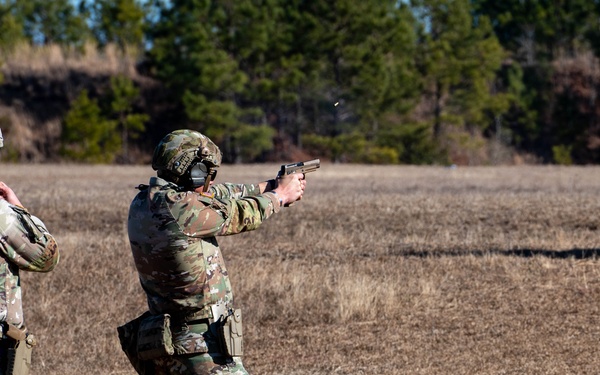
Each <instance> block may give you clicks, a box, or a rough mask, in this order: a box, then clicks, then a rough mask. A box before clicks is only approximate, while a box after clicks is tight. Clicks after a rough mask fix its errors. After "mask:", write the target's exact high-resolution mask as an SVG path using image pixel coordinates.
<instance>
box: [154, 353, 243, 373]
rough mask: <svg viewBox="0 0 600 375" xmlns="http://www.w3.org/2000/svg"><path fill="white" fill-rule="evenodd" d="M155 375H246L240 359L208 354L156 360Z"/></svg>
mask: <svg viewBox="0 0 600 375" xmlns="http://www.w3.org/2000/svg"><path fill="white" fill-rule="evenodd" d="M153 362H154V373H155V374H156V375H175V374H177V375H225V374H234V375H248V372H247V371H246V369H244V365H243V364H242V360H241V358H235V357H234V358H224V357H221V358H219V357H211V356H210V355H209V354H197V355H179V356H171V357H164V358H160V359H156V360H154V361H153Z"/></svg>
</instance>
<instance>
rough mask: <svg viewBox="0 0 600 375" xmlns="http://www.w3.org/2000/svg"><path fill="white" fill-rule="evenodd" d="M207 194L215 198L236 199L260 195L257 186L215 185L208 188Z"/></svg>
mask: <svg viewBox="0 0 600 375" xmlns="http://www.w3.org/2000/svg"><path fill="white" fill-rule="evenodd" d="M209 193H211V194H214V195H215V198H221V199H223V198H225V199H238V198H242V197H249V196H256V195H259V194H260V188H259V187H258V184H230V183H223V184H215V185H213V186H211V187H210V189H209Z"/></svg>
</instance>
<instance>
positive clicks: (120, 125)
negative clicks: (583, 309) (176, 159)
mask: <svg viewBox="0 0 600 375" xmlns="http://www.w3.org/2000/svg"><path fill="white" fill-rule="evenodd" d="M599 19H600V5H599V3H598V2H597V1H586V0H573V1H555V2H548V1H543V0H532V1H520V0H506V1H501V2H499V1H495V0H407V1H400V2H399V1H397V0H362V1H354V0H333V1H331V0H329V1H327V0H313V1H301V0H238V1H222V0H153V1H141V0H97V1H92V0H80V1H78V2H73V1H70V0H55V1H46V0H18V1H17V0H0V52H2V53H3V55H2V56H0V57H1V58H2V60H6V59H7V56H8V54H10V53H11V51H13V50H14V48H15V46H16V45H17V44H18V43H22V42H23V41H27V42H29V43H31V44H32V45H38V46H39V45H50V44H58V45H61V46H64V47H65V49H68V50H70V51H72V50H74V48H73V47H75V49H77V48H79V47H81V46H83V45H84V44H85V43H88V42H89V41H90V40H91V41H93V42H95V44H97V45H98V46H100V47H105V46H107V45H109V44H115V45H117V46H119V48H120V49H121V50H122V51H129V50H130V49H134V50H135V51H143V54H142V55H139V56H141V60H140V61H139V65H138V67H139V68H140V69H139V71H138V74H141V75H145V76H148V77H149V78H151V79H153V80H155V81H154V82H155V83H156V84H157V85H159V86H160V87H161V88H160V89H158V91H160V92H161V94H162V96H160V97H149V96H145V95H151V94H149V92H150V91H148V92H141V91H139V86H138V84H134V82H133V81H132V78H133V77H128V78H125V77H124V76H118V77H113V78H112V79H110V77H96V76H94V75H93V74H90V75H89V76H90V77H89V78H88V79H89V80H90V81H91V82H94V83H91V84H90V83H89V82H88V83H86V84H85V85H84V86H85V87H90V85H93V86H96V87H95V90H94V92H95V93H98V94H97V95H98V97H99V100H100V104H98V103H97V102H96V101H95V100H92V99H90V98H89V97H88V96H87V94H85V95H84V93H85V92H84V93H82V96H80V97H78V98H77V100H76V101H74V102H73V105H72V108H71V109H70V111H69V112H68V113H67V114H66V115H65V121H64V134H63V135H64V137H65V138H64V139H63V141H64V146H65V147H64V148H63V152H64V154H63V155H64V156H65V157H69V158H74V159H76V160H82V161H84V160H85V161H91V162H112V161H115V160H118V161H124V162H135V160H132V159H130V157H129V155H130V152H129V150H130V148H131V147H139V142H146V143H155V141H156V140H157V139H159V138H161V137H162V136H163V135H164V133H165V132H168V131H171V130H174V129H176V128H183V127H188V128H193V129H197V130H199V131H201V132H203V133H205V134H206V135H208V136H209V137H211V138H212V139H213V140H214V141H215V142H216V143H218V144H219V146H220V147H221V148H222V150H223V152H224V160H225V161H227V162H250V161H264V160H274V159H278V160H280V159H286V160H289V159H290V158H293V157H294V155H298V152H304V153H309V154H315V156H319V157H321V158H323V159H330V160H332V161H339V162H357V163H390V164H394V163H411V164H431V163H440V164H445V163H455V162H464V163H473V162H475V163H477V162H478V163H486V162H488V161H489V158H488V157H486V156H485V154H486V152H487V148H488V145H489V144H491V143H494V144H500V145H501V146H502V147H505V148H507V149H508V148H513V149H514V150H516V152H521V153H524V154H530V155H533V156H534V158H538V159H541V160H543V161H545V162H551V163H564V164H568V163H597V162H600V110H597V109H596V108H600V99H599V97H600V95H598V91H599V90H600V73H599V72H600V62H599V59H598V54H600V31H598V30H600V29H599V27H598V20H599ZM74 79H80V77H77V78H74ZM138 79H139V77H138ZM108 81H110V85H109V84H108ZM139 82H140V81H139V80H138V83H139ZM13 83H14V82H13ZM6 84H7V83H6V82H5V83H0V85H6ZM11 84H12V83H11ZM80 84H81V83H80V82H78V83H76V85H80ZM48 91H51V90H48ZM155 92H156V91H155ZM103 93H104V94H103ZM142 97H143V98H144V100H140V99H141V98H142ZM6 102H7V103H10V99H7V100H6ZM150 103H151V104H150ZM92 128H94V129H92ZM95 128H98V129H95ZM113 141H114V142H115V143H114V144H112V143H111V142H113ZM109 143H110V144H109ZM115 145H118V147H117V148H115V147H114V146H115ZM100 146H101V147H100ZM145 146H148V145H147V144H146V145H145ZM99 147H100V148H101V149H102V150H103V151H102V152H100V151H98V148H99ZM88 148H89V150H87V149H88ZM119 150H120V151H119ZM99 155H102V156H99ZM119 155H121V156H122V158H121V159H119V158H118V157H117V156H119ZM475 159H477V160H475Z"/></svg>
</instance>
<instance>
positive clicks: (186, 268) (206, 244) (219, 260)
mask: <svg viewBox="0 0 600 375" xmlns="http://www.w3.org/2000/svg"><path fill="white" fill-rule="evenodd" d="M176 189H177V186H176V185H174V184H172V183H170V182H168V181H166V180H164V179H161V178H159V177H152V178H151V179H150V185H149V186H147V187H146V186H144V187H141V188H140V190H141V191H140V192H139V193H138V195H137V196H136V197H135V198H134V200H133V202H132V203H131V207H130V210H129V218H128V232H129V241H130V244H131V250H132V253H133V258H134V261H135V265H136V267H137V270H138V273H139V278H140V282H141V284H142V287H143V289H144V291H145V292H146V296H147V300H148V307H149V310H150V312H151V313H152V314H162V313H169V314H171V315H172V316H173V317H180V318H182V319H186V320H191V319H192V318H193V319H202V318H209V317H211V316H210V305H212V304H223V303H225V304H226V305H229V306H231V304H232V303H233V295H232V292H231V285H230V281H229V277H228V275H227V270H226V268H225V262H224V260H223V256H222V254H221V252H220V250H219V246H218V244H217V240H216V238H215V236H222V235H230V234H236V233H240V232H244V231H249V230H254V229H256V228H258V227H259V226H260V224H261V223H262V222H263V221H264V220H266V219H267V218H269V217H270V216H271V215H272V214H273V213H275V212H278V211H279V210H280V204H279V200H278V198H277V196H276V195H275V194H273V193H265V194H260V192H259V188H258V185H250V184H248V185H241V184H240V185H236V184H218V185H214V186H213V187H211V189H210V191H209V193H210V194H209V195H214V197H211V196H206V195H202V194H198V193H195V192H190V191H184V192H180V191H177V190H176Z"/></svg>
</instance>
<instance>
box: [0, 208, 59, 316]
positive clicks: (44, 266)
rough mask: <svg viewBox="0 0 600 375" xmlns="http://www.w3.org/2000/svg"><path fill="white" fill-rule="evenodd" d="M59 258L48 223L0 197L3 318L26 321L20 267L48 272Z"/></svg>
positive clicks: (0, 264) (0, 266)
mask: <svg viewBox="0 0 600 375" xmlns="http://www.w3.org/2000/svg"><path fill="white" fill-rule="evenodd" d="M58 260H59V251H58V246H57V244H56V241H55V240H54V237H52V235H51V234H50V233H49V232H48V230H47V229H46V226H45V225H44V223H43V222H42V221H41V220H40V219H38V218H37V217H35V216H33V215H31V214H29V212H27V210H26V209H24V208H22V207H18V206H14V205H12V204H10V203H8V202H7V201H6V200H4V199H0V321H4V322H7V323H10V324H12V325H15V326H17V327H21V326H22V325H23V310H22V305H21V281H20V278H19V270H24V271H34V272H48V271H51V270H52V269H53V268H54V267H55V266H56V264H57V263H58Z"/></svg>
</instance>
